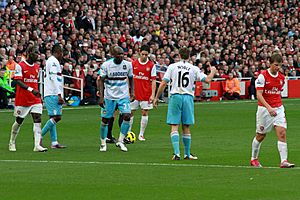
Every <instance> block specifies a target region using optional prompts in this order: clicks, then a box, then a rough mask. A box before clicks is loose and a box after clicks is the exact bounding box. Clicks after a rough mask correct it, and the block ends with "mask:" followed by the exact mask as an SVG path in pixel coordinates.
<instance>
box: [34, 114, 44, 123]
mask: <svg viewBox="0 0 300 200" xmlns="http://www.w3.org/2000/svg"><path fill="white" fill-rule="evenodd" d="M33 122H34V123H41V122H42V118H41V115H34V116H33Z"/></svg>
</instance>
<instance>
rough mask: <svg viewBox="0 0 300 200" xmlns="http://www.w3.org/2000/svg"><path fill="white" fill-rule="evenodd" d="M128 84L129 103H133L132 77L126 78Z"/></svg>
mask: <svg viewBox="0 0 300 200" xmlns="http://www.w3.org/2000/svg"><path fill="white" fill-rule="evenodd" d="M128 82H129V94H130V101H134V99H135V96H134V83H133V77H128Z"/></svg>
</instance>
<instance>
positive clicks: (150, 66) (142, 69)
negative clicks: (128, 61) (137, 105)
mask: <svg viewBox="0 0 300 200" xmlns="http://www.w3.org/2000/svg"><path fill="white" fill-rule="evenodd" d="M132 68H133V80H134V95H135V99H136V100H138V101H148V100H149V98H150V96H151V94H152V80H156V68H155V66H154V63H153V62H151V61H150V60H147V62H145V63H141V62H140V59H137V60H135V61H133V62H132Z"/></svg>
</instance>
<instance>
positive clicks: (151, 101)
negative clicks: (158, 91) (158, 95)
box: [149, 95, 154, 103]
mask: <svg viewBox="0 0 300 200" xmlns="http://www.w3.org/2000/svg"><path fill="white" fill-rule="evenodd" d="M153 100H154V96H153V95H151V96H150V98H149V103H153Z"/></svg>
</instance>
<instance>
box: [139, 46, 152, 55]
mask: <svg viewBox="0 0 300 200" xmlns="http://www.w3.org/2000/svg"><path fill="white" fill-rule="evenodd" d="M140 51H147V52H148V53H150V47H149V46H148V45H142V46H141V48H140Z"/></svg>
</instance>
